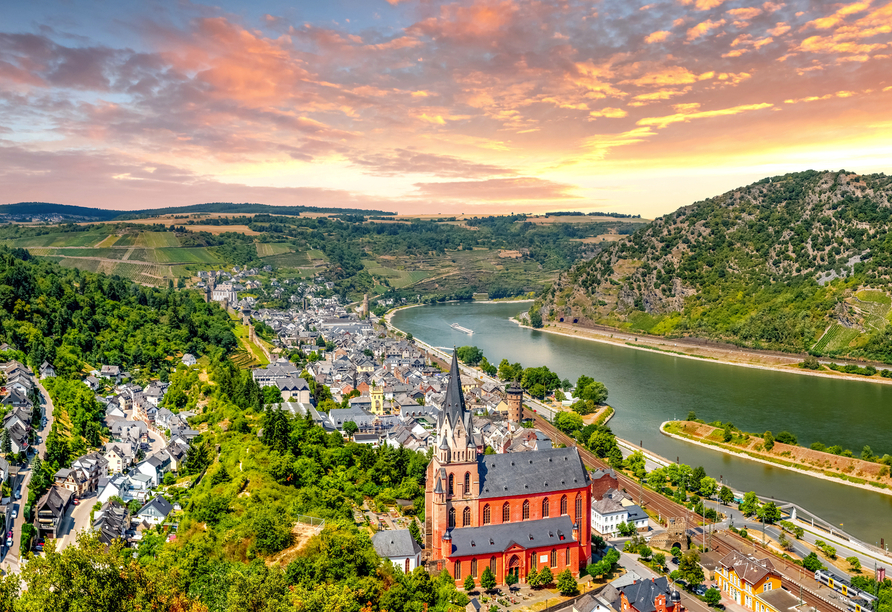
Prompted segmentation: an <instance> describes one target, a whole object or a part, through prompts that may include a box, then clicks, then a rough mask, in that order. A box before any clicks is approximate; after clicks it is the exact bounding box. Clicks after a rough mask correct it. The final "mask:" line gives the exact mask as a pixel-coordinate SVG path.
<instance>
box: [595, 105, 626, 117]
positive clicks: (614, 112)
mask: <svg viewBox="0 0 892 612" xmlns="http://www.w3.org/2000/svg"><path fill="white" fill-rule="evenodd" d="M628 114H629V113H627V112H626V111H624V110H623V109H621V108H610V107H608V108H602V109H601V110H599V111H592V112H590V113H589V116H590V117H607V118H608V119H622V118H623V117H625V116H627V115H628Z"/></svg>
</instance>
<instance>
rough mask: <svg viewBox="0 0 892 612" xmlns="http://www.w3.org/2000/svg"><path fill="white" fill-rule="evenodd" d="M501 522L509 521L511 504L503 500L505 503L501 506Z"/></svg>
mask: <svg viewBox="0 0 892 612" xmlns="http://www.w3.org/2000/svg"><path fill="white" fill-rule="evenodd" d="M502 522H503V523H510V522H511V506H510V505H508V502H505V505H504V506H502Z"/></svg>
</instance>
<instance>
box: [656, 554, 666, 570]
mask: <svg viewBox="0 0 892 612" xmlns="http://www.w3.org/2000/svg"><path fill="white" fill-rule="evenodd" d="M654 565H655V566H657V567H658V568H659V569H661V570H662V569H663V568H665V567H666V555H665V554H664V553H655V554H654Z"/></svg>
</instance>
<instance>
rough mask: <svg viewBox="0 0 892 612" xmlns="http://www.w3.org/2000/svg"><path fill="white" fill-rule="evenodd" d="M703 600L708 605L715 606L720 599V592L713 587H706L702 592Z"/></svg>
mask: <svg viewBox="0 0 892 612" xmlns="http://www.w3.org/2000/svg"><path fill="white" fill-rule="evenodd" d="M703 601H705V602H706V603H707V604H708V605H710V606H717V605H719V603H721V601H722V592H721V591H719V590H718V589H717V588H715V587H712V588H710V589H706V592H705V593H703Z"/></svg>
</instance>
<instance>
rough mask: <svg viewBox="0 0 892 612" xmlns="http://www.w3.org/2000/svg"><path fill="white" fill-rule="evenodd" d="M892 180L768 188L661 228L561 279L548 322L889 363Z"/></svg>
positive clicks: (778, 180)
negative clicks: (703, 339)
mask: <svg viewBox="0 0 892 612" xmlns="http://www.w3.org/2000/svg"><path fill="white" fill-rule="evenodd" d="M890 229H892V177H888V176H885V175H883V174H876V175H866V176H859V175H857V174H853V173H850V172H845V171H840V172H816V171H808V172H801V173H796V174H788V175H784V176H775V177H770V178H766V179H763V180H761V181H759V182H757V183H754V184H752V185H749V186H746V187H741V188H739V189H735V190H733V191H730V192H728V193H725V194H723V195H721V196H718V197H715V198H711V199H708V200H705V201H702V202H697V203H695V204H693V205H691V206H686V207H683V208H681V209H679V210H677V211H675V212H674V213H672V214H669V215H666V216H665V217H662V218H659V219H656V220H655V221H654V222H653V223H651V224H649V225H647V226H645V227H643V228H641V229H639V230H638V231H636V232H635V233H634V234H632V235H631V236H627V237H624V238H622V239H621V240H619V241H617V242H614V243H612V244H609V245H607V246H605V247H604V248H602V249H601V250H600V251H599V252H598V253H597V254H596V255H595V256H594V257H593V258H591V259H590V260H588V261H585V262H581V263H578V264H576V265H574V266H573V267H571V268H570V270H569V271H568V272H566V273H563V274H561V275H560V277H559V278H558V280H557V282H556V283H555V284H554V285H553V286H552V287H551V288H550V289H549V290H547V291H546V292H545V293H544V294H543V296H542V297H540V299H539V300H538V302H537V304H536V305H534V311H535V310H536V309H538V311H539V313H540V314H541V315H542V318H543V321H544V322H545V323H546V324H547V323H548V322H549V321H565V322H570V321H574V322H576V323H578V324H581V325H592V324H606V325H611V326H616V327H620V328H624V329H629V330H636V331H641V332H646V333H651V334H656V335H665V336H676V337H681V336H698V337H706V338H713V339H720V340H724V341H729V342H732V343H736V344H740V345H744V346H749V347H752V348H771V349H780V350H786V351H800V352H801V351H811V352H812V353H815V354H831V355H840V356H850V357H862V358H868V359H877V360H882V361H892V328H890V326H889V321H890V311H892V297H890V295H892V287H890V285H892V277H890V273H889V267H890V264H892V234H890Z"/></svg>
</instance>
